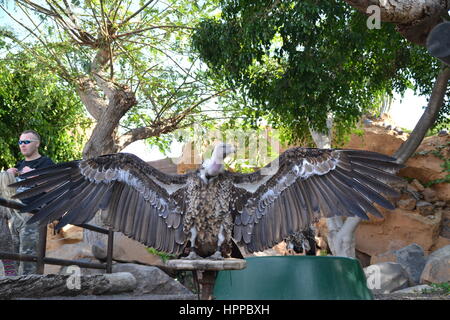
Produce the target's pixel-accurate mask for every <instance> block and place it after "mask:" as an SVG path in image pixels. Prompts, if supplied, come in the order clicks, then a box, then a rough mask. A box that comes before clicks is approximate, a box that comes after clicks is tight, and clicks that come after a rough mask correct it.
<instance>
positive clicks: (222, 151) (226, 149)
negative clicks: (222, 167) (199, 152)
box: [212, 142, 236, 162]
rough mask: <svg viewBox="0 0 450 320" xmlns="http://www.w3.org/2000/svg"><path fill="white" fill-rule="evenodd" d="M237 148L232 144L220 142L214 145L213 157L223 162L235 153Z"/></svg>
mask: <svg viewBox="0 0 450 320" xmlns="http://www.w3.org/2000/svg"><path fill="white" fill-rule="evenodd" d="M235 152H236V148H235V147H234V146H232V145H231V144H228V143H224V142H220V143H218V144H217V145H216V146H215V147H214V151H213V153H212V158H213V159H214V160H216V161H218V162H222V161H223V160H224V159H225V158H226V157H227V156H228V155H230V154H232V153H235Z"/></svg>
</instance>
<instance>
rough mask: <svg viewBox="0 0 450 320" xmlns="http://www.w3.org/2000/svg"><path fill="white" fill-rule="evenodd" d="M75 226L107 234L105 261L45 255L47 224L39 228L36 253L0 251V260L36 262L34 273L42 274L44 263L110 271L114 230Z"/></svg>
mask: <svg viewBox="0 0 450 320" xmlns="http://www.w3.org/2000/svg"><path fill="white" fill-rule="evenodd" d="M75 226H77V227H81V228H83V229H87V230H91V231H94V232H99V233H103V234H106V235H108V246H107V251H106V263H93V262H83V261H78V260H67V259H57V258H50V257H46V256H45V255H46V247H47V225H45V226H42V227H40V228H39V240H38V243H37V250H36V253H37V255H29V254H20V253H12V252H2V251H0V260H3V259H9V260H15V261H28V262H36V274H44V268H45V265H46V264H53V265H59V266H72V265H76V266H79V267H81V268H91V269H104V270H106V273H112V257H113V245H114V231H112V229H111V228H109V229H104V228H101V227H98V226H93V225H90V224H78V225H75Z"/></svg>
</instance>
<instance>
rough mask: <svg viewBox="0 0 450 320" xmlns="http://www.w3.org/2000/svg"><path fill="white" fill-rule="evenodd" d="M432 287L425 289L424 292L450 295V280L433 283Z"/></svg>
mask: <svg viewBox="0 0 450 320" xmlns="http://www.w3.org/2000/svg"><path fill="white" fill-rule="evenodd" d="M430 286H431V288H432V289H424V290H422V293H425V294H435V293H438V294H446V295H450V282H442V283H431V284H430Z"/></svg>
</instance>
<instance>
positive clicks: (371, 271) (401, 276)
mask: <svg viewBox="0 0 450 320" xmlns="http://www.w3.org/2000/svg"><path fill="white" fill-rule="evenodd" d="M364 273H365V274H366V278H367V287H368V288H369V289H371V290H372V292H373V293H375V294H379V293H391V292H393V291H397V290H400V289H404V288H406V287H408V274H407V273H406V271H405V270H404V269H403V267H402V266H401V265H400V264H399V263H395V262H382V263H378V264H373V265H370V266H368V267H367V268H364Z"/></svg>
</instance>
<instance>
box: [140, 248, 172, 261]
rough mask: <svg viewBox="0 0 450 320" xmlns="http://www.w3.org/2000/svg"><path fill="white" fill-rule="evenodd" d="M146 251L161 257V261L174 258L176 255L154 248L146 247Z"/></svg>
mask: <svg viewBox="0 0 450 320" xmlns="http://www.w3.org/2000/svg"><path fill="white" fill-rule="evenodd" d="M147 251H148V252H149V253H151V254H154V255H156V256H158V257H161V259H162V260H163V262H166V261H167V260H170V259H174V258H176V257H177V256H176V255H174V254H170V253H165V252H162V251H158V250H156V249H155V248H147Z"/></svg>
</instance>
